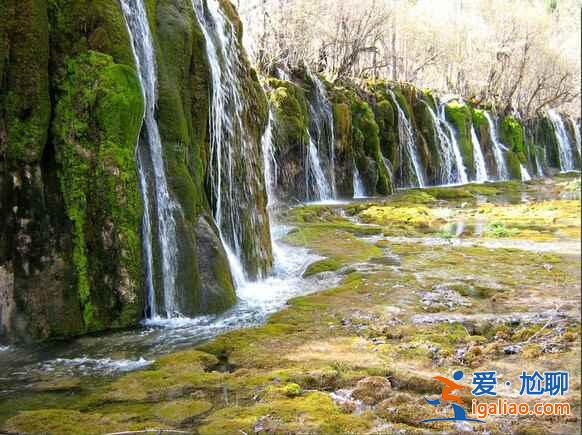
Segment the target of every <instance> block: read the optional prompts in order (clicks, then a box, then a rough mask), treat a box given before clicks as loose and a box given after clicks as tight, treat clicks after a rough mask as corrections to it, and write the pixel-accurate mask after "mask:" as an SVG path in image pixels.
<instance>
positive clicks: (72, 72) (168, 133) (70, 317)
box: [0, 0, 271, 339]
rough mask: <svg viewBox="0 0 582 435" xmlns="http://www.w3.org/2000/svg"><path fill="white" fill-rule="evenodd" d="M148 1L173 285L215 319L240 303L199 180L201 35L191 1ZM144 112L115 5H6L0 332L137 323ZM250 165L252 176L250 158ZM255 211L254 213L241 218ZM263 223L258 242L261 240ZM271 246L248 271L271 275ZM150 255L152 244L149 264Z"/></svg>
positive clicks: (1, 81)
mask: <svg viewBox="0 0 582 435" xmlns="http://www.w3.org/2000/svg"><path fill="white" fill-rule="evenodd" d="M221 7H222V8H223V11H224V12H225V14H226V16H227V17H229V19H230V20H231V21H232V23H233V25H234V29H235V30H236V31H237V34H236V38H237V39H238V40H239V41H240V40H241V38H242V33H241V32H242V26H241V25H240V21H239V19H238V17H237V15H236V11H235V10H234V8H233V7H232V5H231V4H230V3H229V2H227V1H223V2H221ZM146 10H147V15H148V20H149V24H150V29H151V33H152V37H153V44H154V51H155V53H156V65H157V68H156V69H157V74H158V77H157V79H158V86H157V92H158V95H157V103H156V105H157V110H156V118H157V121H158V127H159V131H160V136H161V140H162V149H163V157H164V165H165V170H166V174H167V179H168V184H169V188H170V193H171V195H172V197H173V198H174V199H175V201H176V202H177V203H178V204H179V207H180V213H179V216H178V218H177V219H176V232H177V236H176V239H177V241H178V249H177V251H178V252H179V258H178V264H177V270H178V277H177V278H178V279H177V289H176V292H177V294H178V298H179V299H180V305H181V307H182V308H183V309H184V314H196V313H208V312H211V313H212V312H219V311H221V310H224V309H226V308H228V307H229V306H231V305H232V304H233V303H234V301H235V299H236V296H235V292H234V286H233V282H232V277H231V274H230V270H229V265H228V261H227V257H226V253H225V251H224V249H223V246H222V243H221V241H220V238H219V236H218V229H217V228H216V226H215V224H214V222H213V218H212V210H211V207H210V201H209V199H208V198H209V195H210V192H209V190H208V188H207V185H206V181H207V170H208V166H209V154H210V151H209V148H210V145H209V140H208V125H209V119H208V114H209V105H210V104H211V103H210V97H209V95H210V94H209V93H210V91H211V85H210V80H209V65H208V62H207V54H206V44H205V40H204V35H203V32H202V30H201V28H200V25H199V23H198V21H197V19H196V16H195V14H194V10H193V9H192V2H191V1H190V0H152V1H147V2H146ZM240 57H241V65H242V66H243V67H242V68H241V69H240V74H241V77H240V79H241V81H242V82H244V83H245V89H246V93H245V98H248V100H249V107H250V108H251V109H250V110H251V111H252V112H253V113H254V115H253V116H252V117H250V116H249V118H248V119H246V123H247V124H248V125H247V127H248V128H249V131H251V133H250V134H251V135H252V136H253V137H254V138H255V142H256V143H257V146H260V138H261V136H262V134H263V130H264V127H265V124H266V117H267V109H266V102H265V99H264V95H263V92H262V89H261V86H260V84H259V82H258V80H257V77H256V74H254V72H253V71H252V69H251V67H250V65H249V64H248V61H247V60H246V58H245V55H244V53H242V52H241V54H240ZM143 112H144V100H143V96H142V92H141V89H140V81H139V74H138V73H137V71H136V65H135V60H134V54H133V50H132V43H131V38H130V36H129V34H128V30H127V26H126V22H125V19H124V16H123V11H122V9H121V5H120V3H119V2H118V1H117V0H92V1H89V0H79V1H73V0H51V1H47V0H26V1H24V2H16V1H15V0H7V1H5V2H2V4H1V5H0V200H1V204H2V207H0V222H1V224H2V225H1V226H2V231H0V301H1V304H0V325H1V326H0V337H4V338H8V339H44V338H55V337H68V336H74V335H79V334H83V333H86V332H94V331H102V330H106V329H110V328H125V327H128V326H132V325H135V324H136V323H137V322H138V321H139V320H140V319H141V318H142V317H143V315H144V308H145V307H144V305H145V299H146V294H145V285H144V260H143V258H142V255H143V254H142V243H141V231H142V228H141V227H142V218H143V204H142V198H141V195H140V190H139V180H138V168H137V162H136V146H138V144H140V145H139V146H142V147H143V146H144V143H145V142H146V141H147V139H148V138H147V135H146V134H145V133H144V131H143V129H142V116H143ZM140 131H141V136H140ZM253 167H255V168H256V171H257V174H256V175H257V179H260V178H261V177H262V167H261V165H260V161H259V162H258V163H257V164H256V165H254V166H253ZM259 196H260V197H258V198H256V201H257V204H258V206H257V207H259V209H261V210H263V213H264V214H265V216H266V201H267V200H266V195H265V194H264V187H263V195H259ZM252 219H255V217H254V213H253V216H249V217H248V219H247V220H246V221H245V222H244V223H243V226H248V225H250V224H249V222H250V221H251V220H252ZM263 222H264V221H263ZM266 222H267V224H266V225H263V227H264V228H263V232H264V233H265V234H266V236H265V237H263V238H262V239H264V240H262V241H261V242H260V243H263V244H266V245H268V247H269V249H270V238H269V231H268V220H267V221H266ZM249 238H252V239H253V240H249ZM255 239H256V238H255V237H254V234H252V233H249V235H248V237H247V239H245V240H246V241H245V244H247V245H248V246H249V248H248V250H249V252H252V253H254V249H253V248H252V246H251V245H253V244H256V243H258V242H257V241H256V240H255ZM269 254H270V251H269V252H267V254H266V255H265V256H264V257H261V258H259V259H257V260H256V262H257V264H255V265H251V267H250V268H251V269H254V270H258V269H259V268H265V267H267V268H268V267H269V265H270V262H271V259H270V255H269ZM159 255H160V254H159V249H158V248H157V247H156V246H154V257H156V256H159ZM252 261H254V260H253V259H252V254H250V255H249V261H248V262H249V263H251V262H252ZM158 263H159V262H158V260H155V261H154V265H155V270H154V284H155V287H156V288H158V289H159V288H160V285H159V284H160V281H161V271H160V268H159V266H158ZM258 263H261V264H260V265H259V264H258ZM265 264H266V266H265Z"/></svg>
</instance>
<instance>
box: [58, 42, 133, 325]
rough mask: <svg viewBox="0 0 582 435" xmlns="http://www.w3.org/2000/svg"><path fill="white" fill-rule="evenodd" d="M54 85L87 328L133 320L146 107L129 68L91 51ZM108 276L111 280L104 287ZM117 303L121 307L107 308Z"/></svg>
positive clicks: (62, 175)
mask: <svg viewBox="0 0 582 435" xmlns="http://www.w3.org/2000/svg"><path fill="white" fill-rule="evenodd" d="M59 89H60V91H59V95H60V96H59V103H58V105H57V108H56V117H55V122H54V133H55V137H56V138H57V141H58V147H57V161H58V162H59V163H60V165H61V169H60V172H59V179H60V187H61V190H62V193H63V196H64V200H65V206H66V212H67V215H68V217H69V219H70V220H71V222H72V223H73V235H74V238H73V241H74V242H73V252H72V262H73V265H74V270H75V274H76V287H77V289H78V292H79V295H80V300H81V304H82V305H83V312H84V321H85V327H86V329H87V330H89V331H90V330H98V329H101V328H103V326H105V325H104V324H112V323H114V322H115V321H116V319H120V318H123V319H125V321H126V322H129V324H131V323H134V322H136V321H137V320H138V319H139V316H140V315H141V309H140V302H142V301H141V300H140V296H139V295H138V290H139V289H140V288H141V276H142V275H141V274H142V269H141V265H142V259H141V243H140V225H141V215H142V206H141V201H140V196H139V191H138V186H139V183H138V180H137V167H136V162H135V146H136V143H137V138H138V135H139V131H140V127H141V119H142V114H143V107H144V106H143V97H142V93H141V88H140V84H139V81H138V79H137V76H136V73H135V71H134V70H132V69H131V68H129V67H127V66H124V65H118V64H115V63H113V61H112V59H111V57H109V56H107V55H104V54H100V53H96V52H89V53H87V54H85V55H81V56H79V57H78V58H77V59H74V60H71V61H69V62H68V63H67V69H66V71H65V72H64V75H63V77H62V79H61V81H60V86H59ZM96 181H97V182H96ZM102 234H107V236H106V237H107V238H110V239H111V241H110V242H107V241H106V240H107V239H105V238H104V237H103V235H102ZM97 240H102V242H101V243H99V242H96V241H97ZM88 243H91V248H89V246H88ZM89 250H90V251H91V252H90V255H89ZM107 275H109V276H111V277H112V281H113V282H112V283H111V284H110V285H112V287H111V288H109V289H108V288H107V287H106V284H105V283H104V279H106V277H107ZM117 295H121V297H120V299H117V298H118V296H117ZM116 299H117V300H118V302H117V303H116V302H112V301H115V300H116ZM115 305H117V306H119V305H121V311H122V312H120V313H112V312H111V309H112V306H115ZM126 310H128V311H129V312H126ZM130 313H131V314H130ZM118 316H119V317H118ZM120 326H127V324H125V325H120Z"/></svg>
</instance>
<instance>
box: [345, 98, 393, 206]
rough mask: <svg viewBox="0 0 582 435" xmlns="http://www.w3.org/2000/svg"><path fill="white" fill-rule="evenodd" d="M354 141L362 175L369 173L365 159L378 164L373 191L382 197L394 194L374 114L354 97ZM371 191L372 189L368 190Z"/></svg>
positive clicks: (365, 104) (352, 105) (367, 106)
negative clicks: (367, 158)
mask: <svg viewBox="0 0 582 435" xmlns="http://www.w3.org/2000/svg"><path fill="white" fill-rule="evenodd" d="M351 110H352V141H353V147H354V153H355V156H356V164H358V167H359V169H360V173H364V174H365V173H367V170H366V166H367V165H366V164H365V163H363V162H364V159H365V157H369V158H370V159H372V160H373V161H374V162H375V163H376V170H377V179H376V181H375V184H374V185H373V186H369V187H372V191H374V192H377V193H379V194H381V195H388V194H390V193H392V191H393V186H392V180H391V178H390V175H389V173H388V169H387V168H386V165H385V163H384V159H383V157H382V153H381V150H380V136H379V134H380V129H379V127H378V124H377V123H376V119H375V117H374V112H373V111H372V109H371V108H370V106H369V105H368V103H367V102H365V101H363V100H361V99H359V98H358V97H357V96H355V95H353V96H352V102H351ZM368 190H370V189H368Z"/></svg>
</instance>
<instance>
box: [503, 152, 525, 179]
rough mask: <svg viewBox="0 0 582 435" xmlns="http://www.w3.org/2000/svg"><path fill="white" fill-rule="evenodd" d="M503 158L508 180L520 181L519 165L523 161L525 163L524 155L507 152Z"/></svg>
mask: <svg viewBox="0 0 582 435" xmlns="http://www.w3.org/2000/svg"><path fill="white" fill-rule="evenodd" d="M505 156H506V162H507V170H508V171H509V176H510V178H512V179H514V180H521V165H522V162H523V161H524V160H525V161H527V159H526V157H525V155H524V154H523V153H516V152H514V151H511V150H509V151H507V152H506V153H505Z"/></svg>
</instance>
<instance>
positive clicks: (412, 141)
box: [388, 89, 425, 187]
mask: <svg viewBox="0 0 582 435" xmlns="http://www.w3.org/2000/svg"><path fill="white" fill-rule="evenodd" d="M388 93H389V94H390V97H391V98H392V102H393V103H394V107H396V109H397V111H398V138H399V142H400V166H401V167H402V166H403V164H404V159H403V158H404V157H406V165H407V166H408V170H409V171H411V172H413V175H414V178H415V179H416V186H417V187H424V186H425V181H424V175H423V170H422V165H421V163H420V158H419V155H418V150H417V147H416V138H415V135H414V130H413V128H412V125H410V122H409V121H408V118H406V114H405V113H404V110H402V108H401V107H400V104H398V100H397V99H396V95H394V92H392V90H391V89H388ZM404 153H405V154H406V156H404ZM403 187H412V186H403Z"/></svg>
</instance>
